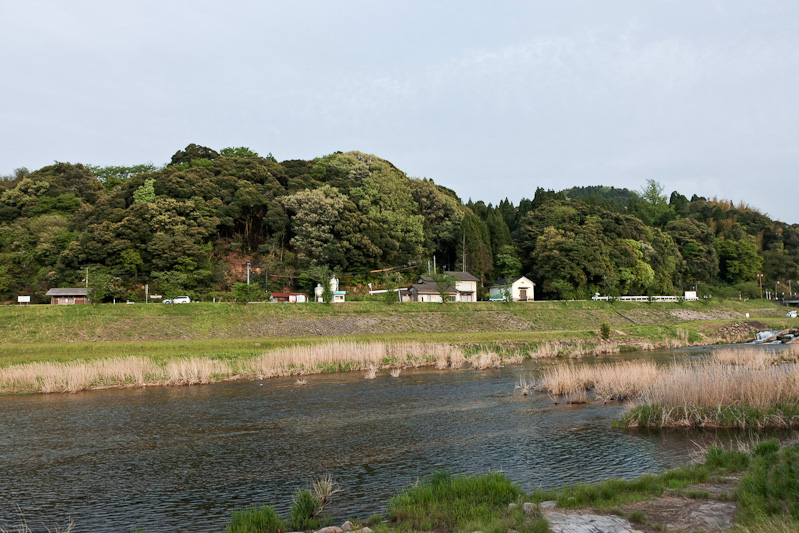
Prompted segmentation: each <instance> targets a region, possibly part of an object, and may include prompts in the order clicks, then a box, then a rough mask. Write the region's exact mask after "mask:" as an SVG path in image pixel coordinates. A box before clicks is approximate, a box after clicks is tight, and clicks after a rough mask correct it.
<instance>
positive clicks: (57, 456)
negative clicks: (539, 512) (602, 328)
mask: <svg viewBox="0 0 799 533" xmlns="http://www.w3.org/2000/svg"><path fill="white" fill-rule="evenodd" d="M697 353H698V352H696V351H684V350H677V351H671V352H661V353H659V354H653V353H652V352H649V353H646V354H644V355H643V357H646V358H652V357H656V358H659V359H671V358H674V357H684V356H695V355H696V354H697ZM603 360H605V359H603ZM549 364H552V363H550V362H544V363H534V362H531V361H528V362H526V363H525V364H523V365H513V366H508V367H506V368H502V369H494V370H486V371H478V370H473V369H459V370H444V371H437V370H413V371H411V370H405V371H403V373H402V375H401V376H400V377H399V378H392V377H391V376H389V375H388V373H387V372H384V373H381V374H378V377H377V379H374V380H365V379H363V376H362V374H360V373H353V374H328V375H319V376H309V377H308V378H307V379H308V382H307V384H306V385H303V386H300V385H297V384H296V379H270V380H264V381H239V382H227V383H219V384H215V385H209V386H196V387H182V388H176V387H151V388H142V389H124V390H103V391H91V392H85V393H80V394H69V395H63V394H52V395H28V396H5V397H0V469H1V470H2V471H1V472H0V527H5V528H6V529H10V528H11V527H12V526H13V525H15V524H17V523H18V522H19V519H18V514H17V506H18V507H19V509H21V510H22V512H23V513H24V516H25V518H26V520H27V522H28V525H29V526H30V527H31V528H33V529H34V531H36V530H37V527H38V528H40V529H42V530H44V528H43V527H42V526H43V525H45V526H49V527H50V528H51V529H52V528H53V526H54V525H60V526H61V527H63V526H64V525H65V524H66V523H67V521H68V520H69V519H70V518H71V519H72V520H74V522H75V525H76V530H77V531H131V530H133V529H134V528H135V527H140V528H143V529H144V530H146V531H148V532H153V531H224V528H225V524H226V523H227V522H228V520H229V519H230V516H231V511H232V510H233V509H238V508H243V507H247V506H251V505H261V504H265V503H266V504H270V505H273V506H274V507H275V508H277V509H278V511H279V512H281V514H283V515H284V516H285V515H286V514H287V511H288V508H289V506H290V503H291V496H292V493H293V492H294V491H295V490H296V489H297V488H298V487H304V486H308V484H309V483H310V481H311V480H313V479H315V478H317V477H319V476H321V475H324V474H331V475H332V476H333V477H334V479H335V480H336V481H338V483H339V484H340V485H341V487H342V489H343V490H342V492H340V493H339V494H337V495H336V497H335V499H334V504H333V506H332V507H331V512H332V514H333V515H334V516H335V517H336V518H337V519H342V520H343V519H346V518H349V517H358V518H364V519H365V518H366V517H368V516H369V515H371V514H375V513H381V512H384V511H385V510H386V508H387V504H388V500H389V498H390V497H391V496H392V495H393V494H396V493H397V492H398V491H400V490H402V489H403V488H404V487H406V486H408V485H409V484H412V483H413V482H414V481H416V480H417V479H418V478H419V477H420V476H424V475H426V474H429V473H430V472H431V471H433V470H435V469H439V468H448V469H450V470H451V471H453V472H455V473H468V474H474V473H482V472H485V471H487V470H502V471H503V472H505V474H506V475H507V476H508V477H510V478H511V479H512V480H514V481H515V482H516V483H517V484H519V485H520V486H521V487H522V488H523V489H525V490H530V489H532V488H535V487H557V486H560V485H562V484H564V483H576V482H583V481H596V480H600V479H604V478H607V477H610V476H618V477H628V478H629V477H634V476H637V475H640V474H642V473H645V472H657V471H661V470H664V469H666V468H670V467H674V466H677V465H681V464H685V463H687V462H689V461H690V459H691V455H692V453H693V452H695V451H696V449H697V448H696V445H695V444H694V443H695V442H698V441H702V440H703V439H705V438H706V437H708V436H709V435H707V434H702V433H696V432H692V433H688V432H682V431H636V430H623V429H612V428H611V427H610V423H611V421H612V420H613V419H614V418H616V417H617V416H618V414H619V412H620V411H621V410H622V409H623V408H624V407H623V406H622V405H618V404H613V405H601V404H587V405H580V406H568V405H563V404H560V405H554V404H553V403H552V401H551V400H550V399H549V398H548V397H547V396H546V395H544V394H541V393H534V394H532V395H531V396H528V397H524V396H521V395H519V394H518V393H514V390H513V386H514V383H515V382H516V380H517V378H518V377H519V376H521V375H525V376H532V375H535V373H536V372H538V371H540V369H541V368H545V367H546V366H548V365H549Z"/></svg>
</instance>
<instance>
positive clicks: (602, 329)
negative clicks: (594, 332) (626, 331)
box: [599, 322, 610, 341]
mask: <svg viewBox="0 0 799 533" xmlns="http://www.w3.org/2000/svg"><path fill="white" fill-rule="evenodd" d="M599 334H600V336H601V337H602V340H605V341H606V340H608V339H609V338H610V325H609V324H608V323H607V322H602V325H601V326H599Z"/></svg>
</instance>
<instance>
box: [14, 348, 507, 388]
mask: <svg viewBox="0 0 799 533" xmlns="http://www.w3.org/2000/svg"><path fill="white" fill-rule="evenodd" d="M521 360H522V355H520V354H519V353H509V352H504V351H500V352H495V351H486V350H482V351H479V352H477V353H476V354H473V355H471V357H469V358H467V356H466V354H465V353H464V350H463V348H462V347H460V346H457V345H450V344H425V343H414V342H405V343H393V344H392V343H384V342H368V343H367V342H365V343H360V342H328V343H323V344H315V345H296V346H290V347H285V348H278V349H275V350H271V351H268V352H264V353H263V354H261V355H259V356H257V357H254V358H230V359H221V358H220V359H216V358H211V357H185V358H174V359H170V360H168V361H167V362H165V363H163V364H158V363H156V362H155V361H153V360H151V359H149V358H146V357H139V356H129V357H120V358H111V359H92V360H89V361H72V362H68V363H55V362H37V363H25V364H21V365H13V366H8V367H0V393H22V392H43V393H52V392H78V391H82V390H87V389H95V388H104V387H125V386H133V387H142V386H148V385H172V386H178V385H197V384H205V383H213V382H215V381H219V380H224V379H236V378H256V379H263V378H269V377H276V376H303V375H306V374H318V373H323V372H339V371H362V372H365V373H367V374H369V375H370V376H373V375H374V374H375V373H376V372H377V371H378V370H381V369H394V370H397V371H401V369H402V368H409V367H411V368H418V367H422V366H436V367H437V368H448V367H450V368H459V367H461V366H463V365H464V364H465V363H467V362H468V363H470V364H471V365H472V366H474V367H475V368H493V367H497V366H499V365H501V364H502V363H503V362H513V363H517V362H521ZM397 375H398V374H397Z"/></svg>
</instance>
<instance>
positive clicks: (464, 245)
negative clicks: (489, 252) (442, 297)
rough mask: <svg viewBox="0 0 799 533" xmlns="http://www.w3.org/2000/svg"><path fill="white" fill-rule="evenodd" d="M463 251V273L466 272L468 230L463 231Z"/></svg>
mask: <svg viewBox="0 0 799 533" xmlns="http://www.w3.org/2000/svg"><path fill="white" fill-rule="evenodd" d="M461 248H462V249H463V268H462V269H461V272H466V230H463V245H461Z"/></svg>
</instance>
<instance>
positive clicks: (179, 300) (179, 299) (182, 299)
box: [172, 296, 191, 304]
mask: <svg viewBox="0 0 799 533" xmlns="http://www.w3.org/2000/svg"><path fill="white" fill-rule="evenodd" d="M172 303H173V304H190V303H191V298H189V297H188V296H176V297H175V298H172Z"/></svg>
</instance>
